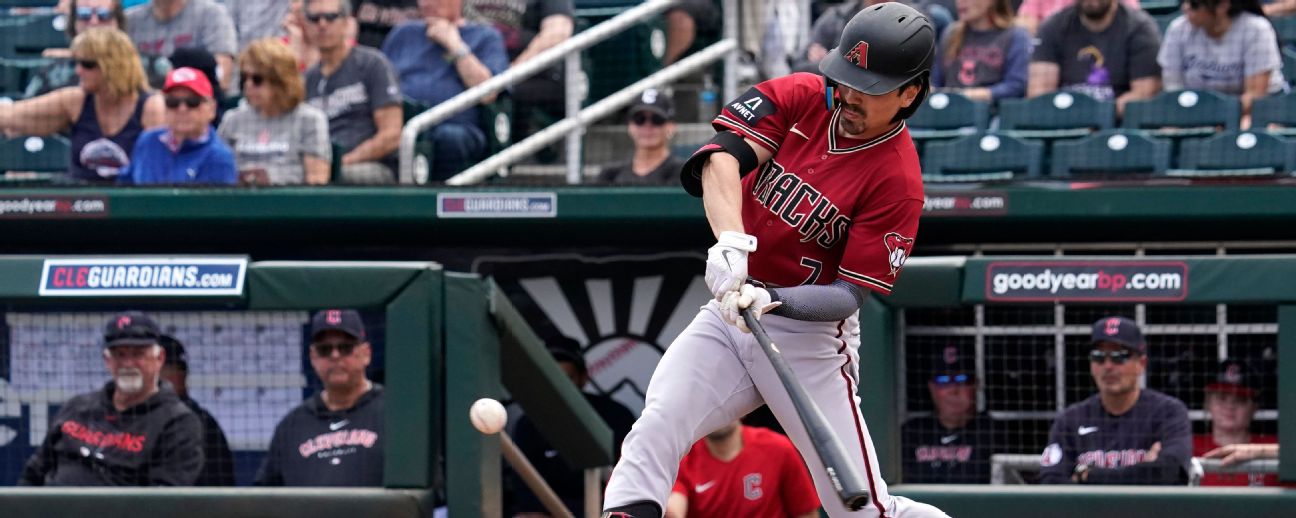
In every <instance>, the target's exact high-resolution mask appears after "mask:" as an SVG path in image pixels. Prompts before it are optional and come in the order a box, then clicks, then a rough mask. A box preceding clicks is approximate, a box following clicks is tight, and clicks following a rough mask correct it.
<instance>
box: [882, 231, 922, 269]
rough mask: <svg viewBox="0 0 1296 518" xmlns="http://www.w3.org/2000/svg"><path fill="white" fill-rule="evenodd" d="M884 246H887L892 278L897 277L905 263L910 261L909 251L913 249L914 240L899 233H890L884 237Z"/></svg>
mask: <svg viewBox="0 0 1296 518" xmlns="http://www.w3.org/2000/svg"><path fill="white" fill-rule="evenodd" d="M882 244H884V245H886V249H887V263H888V264H890V265H891V276H892V277H895V276H896V274H898V273H900V269H901V268H903V267H904V263H905V261H907V260H908V259H909V251H910V250H912V249H913V244H914V240H913V238H912V237H904V236H902V235H900V234H899V233H898V232H888V233H887V234H886V235H885V236H882Z"/></svg>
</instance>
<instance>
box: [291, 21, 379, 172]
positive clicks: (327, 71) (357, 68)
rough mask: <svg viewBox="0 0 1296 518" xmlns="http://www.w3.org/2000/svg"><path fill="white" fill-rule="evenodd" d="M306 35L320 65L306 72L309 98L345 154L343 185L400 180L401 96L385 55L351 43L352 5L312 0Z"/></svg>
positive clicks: (334, 140) (334, 142)
mask: <svg viewBox="0 0 1296 518" xmlns="http://www.w3.org/2000/svg"><path fill="white" fill-rule="evenodd" d="M305 10H306V11H305V12H306V19H307V21H308V23H307V33H308V34H309V37H310V40H311V41H312V42H313V43H314V44H315V46H316V48H317V49H319V55H320V61H319V63H316V64H315V65H314V66H312V67H310V68H309V69H308V70H306V99H307V101H308V102H309V103H310V104H311V105H312V106H314V107H316V108H319V109H320V110H323V111H324V115H326V116H327V117H328V119H329V138H330V139H331V140H332V141H333V144H335V145H337V146H340V147H341V148H342V150H343V151H344V153H343V155H342V158H341V161H342V182H344V183H356V184H384V183H388V184H389V183H394V182H395V181H396V165H397V164H396V159H397V157H396V150H397V148H398V147H399V146H400V133H401V124H402V123H403V120H402V114H401V91H400V85H399V84H398V83H397V80H396V72H395V70H394V69H393V68H392V65H391V63H390V62H388V61H387V58H386V57H385V56H383V54H382V53H381V52H378V51H377V50H374V49H372V48H369V47H365V46H353V45H352V44H351V43H350V42H349V41H347V27H348V26H349V25H350V23H351V20H352V19H353V18H352V16H351V2H350V0H308V1H307V2H306V6H305Z"/></svg>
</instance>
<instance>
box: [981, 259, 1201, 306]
mask: <svg viewBox="0 0 1296 518" xmlns="http://www.w3.org/2000/svg"><path fill="white" fill-rule="evenodd" d="M1187 296H1188V265H1187V263H1184V262H1182V261H1108V262H1103V261H1003V262H993V263H990V264H989V265H987V266H986V299H987V300H991V301H1004V302H1020V301H1044V300H1048V301H1055V300H1056V301H1064V302H1065V301H1093V302H1101V301H1137V302H1154V301H1155V302H1177V301H1181V300H1183V299H1185V298H1186V297H1187Z"/></svg>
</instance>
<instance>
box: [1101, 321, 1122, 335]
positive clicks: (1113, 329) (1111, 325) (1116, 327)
mask: <svg viewBox="0 0 1296 518" xmlns="http://www.w3.org/2000/svg"><path fill="white" fill-rule="evenodd" d="M1103 331H1104V332H1105V333H1107V336H1111V335H1114V334H1116V333H1119V332H1120V319H1119V318H1114V317H1113V318H1109V319H1107V326H1106V327H1105V328H1104V329H1103Z"/></svg>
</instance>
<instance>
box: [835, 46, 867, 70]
mask: <svg viewBox="0 0 1296 518" xmlns="http://www.w3.org/2000/svg"><path fill="white" fill-rule="evenodd" d="M868 47H869V45H868V42H867V41H860V42H856V43H855V46H854V47H851V49H850V52H847V53H846V55H845V56H842V57H843V58H845V59H846V61H850V62H851V63H854V64H855V66H857V67H860V68H863V69H865V70H868Z"/></svg>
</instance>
